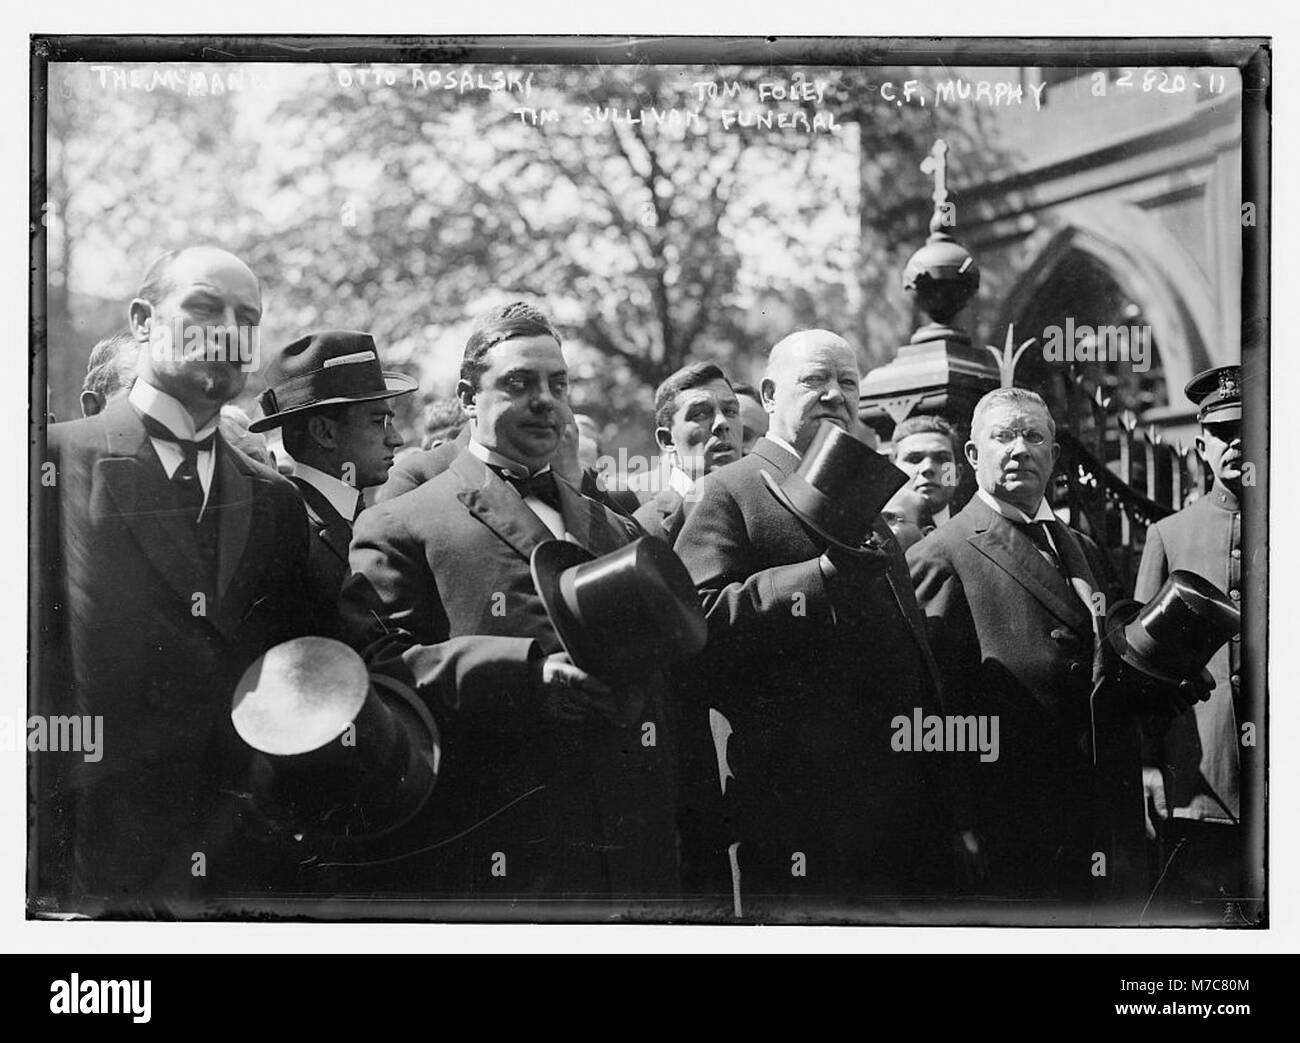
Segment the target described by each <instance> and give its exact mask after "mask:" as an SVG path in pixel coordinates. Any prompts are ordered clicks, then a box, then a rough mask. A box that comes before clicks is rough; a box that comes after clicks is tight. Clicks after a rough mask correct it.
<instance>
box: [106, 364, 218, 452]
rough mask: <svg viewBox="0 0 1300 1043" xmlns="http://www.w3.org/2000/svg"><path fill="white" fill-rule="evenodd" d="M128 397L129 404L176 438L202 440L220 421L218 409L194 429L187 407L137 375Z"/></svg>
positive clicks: (192, 419) (193, 440)
mask: <svg viewBox="0 0 1300 1043" xmlns="http://www.w3.org/2000/svg"><path fill="white" fill-rule="evenodd" d="M128 398H129V399H130V402H131V405H133V406H135V408H136V409H138V410H140V412H141V413H144V414H145V415H146V416H149V417H152V418H153V419H154V420H157V421H158V423H160V424H162V425H163V426H164V427H165V428H167V430H168V431H170V432H171V433H172V434H174V435H175V436H176V437H177V438H184V439H186V440H188V441H192V442H199V441H202V440H203V439H205V438H207V437H208V435H210V434H212V432H213V431H215V430H216V429H217V425H218V424H219V423H220V422H221V413H220V411H218V412H217V415H216V416H214V417H213V418H212V419H211V420H209V421H208V422H207V423H206V424H204V425H203V428H202V430H199V431H196V430H194V418H193V417H192V416H190V411H189V410H188V409H186V408H185V407H184V406H183V405H181V404H180V403H179V402H178V401H176V399H174V398H173V397H172V396H171V395H169V394H167V392H166V391H159V390H158V389H157V388H156V387H154V386H153V385H152V384H148V383H146V382H145V381H144V380H143V379H141V378H139V377H137V378H136V381H135V384H134V385H133V386H132V387H131V393H130V395H129V396H128Z"/></svg>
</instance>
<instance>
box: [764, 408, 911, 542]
mask: <svg viewBox="0 0 1300 1043" xmlns="http://www.w3.org/2000/svg"><path fill="white" fill-rule="evenodd" d="M762 475H763V480H764V481H766V482H767V485H768V488H769V489H771V490H772V492H773V493H774V494H775V495H776V498H777V499H778V500H780V501H781V502H782V503H783V504H785V506H786V507H788V508H789V509H790V510H791V511H793V512H794V513H795V515H796V516H797V517H798V518H799V519H800V520H801V521H802V522H804V524H806V525H807V526H808V527H809V528H811V529H812V530H813V531H814V532H816V533H817V534H818V535H819V536H821V537H822V538H823V539H827V540H830V542H831V543H833V544H835V545H836V546H837V547H841V548H843V549H844V550H847V551H850V552H853V553H858V552H860V551H861V548H862V544H863V541H864V540H865V539H866V537H867V536H868V534H869V533H870V532H871V526H872V523H873V522H874V521H875V520H876V517H877V516H878V515H879V514H880V511H881V508H883V507H884V506H885V504H887V503H888V502H889V501H890V499H891V498H892V497H893V495H894V493H896V492H898V490H899V489H901V488H902V487H903V486H904V485H906V484H907V475H906V474H904V473H903V472H902V471H900V470H899V469H898V468H897V467H895V466H894V465H893V464H891V463H890V462H889V461H888V460H887V459H885V457H883V456H882V455H881V454H880V453H878V452H876V451H875V450H874V449H872V448H871V447H870V446H869V445H867V444H866V443H865V442H860V441H858V439H856V438H854V437H853V436H852V435H851V434H849V433H848V432H847V431H845V430H844V429H843V428H841V427H839V426H838V425H836V424H834V423H832V422H831V421H829V420H823V421H822V423H821V427H819V428H818V429H817V434H815V435H814V436H813V440H812V444H811V445H810V446H809V447H808V451H807V452H806V453H804V456H803V459H802V460H801V461H799V467H798V469H797V470H796V471H795V472H794V473H793V474H791V475H790V476H788V477H787V478H786V479H785V481H783V482H781V483H780V484H779V485H778V484H777V481H776V479H775V478H773V477H772V476H771V475H770V474H768V473H767V471H763V472H762Z"/></svg>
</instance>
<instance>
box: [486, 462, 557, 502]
mask: <svg viewBox="0 0 1300 1043" xmlns="http://www.w3.org/2000/svg"><path fill="white" fill-rule="evenodd" d="M493 470H494V471H496V473H497V474H499V475H500V476H501V477H502V478H504V479H505V480H506V481H507V482H509V483H510V484H511V485H513V486H514V487H515V489H516V490H518V492H519V495H520V496H522V497H524V498H525V499H526V498H528V497H529V496H535V497H537V499H539V500H541V501H542V503H544V504H546V506H548V507H550V508H551V509H552V510H555V511H559V512H560V513H563V511H562V510H561V508H560V490H559V487H558V486H556V484H555V474H554V472H552V471H542V472H540V473H538V474H533V475H529V476H528V477H527V478H525V477H523V476H522V475H517V474H514V473H512V472H510V471H507V470H506V469H505V468H496V467H494V468H493Z"/></svg>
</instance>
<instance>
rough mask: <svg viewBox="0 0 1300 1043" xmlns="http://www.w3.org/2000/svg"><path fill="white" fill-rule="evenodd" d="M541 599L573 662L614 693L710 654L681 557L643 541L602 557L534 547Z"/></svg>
mask: <svg viewBox="0 0 1300 1043" xmlns="http://www.w3.org/2000/svg"><path fill="white" fill-rule="evenodd" d="M530 567H531V569H532V573H533V583H534V584H535V585H536V587H537V593H538V594H539V595H540V597H541V599H542V604H543V605H545V606H546V613H547V615H548V616H550V619H551V623H552V625H553V626H554V627H555V632H556V633H557V634H558V635H559V637H560V641H561V642H562V643H563V644H564V649H565V651H567V652H568V653H569V658H570V659H572V660H573V662H574V664H575V665H576V666H578V667H580V668H581V669H583V670H585V671H586V672H587V673H589V674H591V675H592V676H594V677H597V678H599V679H600V680H601V681H604V682H605V683H606V684H608V685H610V686H611V687H615V688H618V687H623V686H626V685H630V684H634V683H635V682H637V681H641V680H644V679H645V677H646V675H648V674H650V673H652V672H653V671H655V670H659V669H662V668H663V667H667V666H670V665H672V664H673V663H675V662H677V661H678V660H681V659H686V658H688V657H689V656H693V655H695V654H696V653H697V652H699V651H700V650H702V649H703V648H704V643H705V640H706V639H707V637H708V629H709V628H708V624H707V623H706V622H705V620H704V613H703V612H702V611H701V610H700V603H699V599H698V598H697V596H696V593H695V586H694V584H693V583H691V577H690V574H689V573H688V572H687V571H686V566H685V565H683V564H682V562H681V559H680V558H678V557H677V555H676V554H674V553H673V551H672V549H671V548H670V547H669V546H668V545H667V544H666V543H664V542H663V541H662V540H659V539H656V538H655V537H653V536H643V537H642V538H641V539H639V540H636V541H634V542H632V543H629V544H628V545H627V546H625V547H620V548H619V549H618V550H616V551H614V552H612V553H610V554H606V555H604V556H603V557H600V558H597V557H596V556H595V555H593V554H592V553H591V552H590V551H588V550H587V549H586V548H584V547H581V546H579V545H578V544H576V543H571V542H569V541H567V540H546V541H545V542H543V543H539V544H538V545H537V546H536V547H535V548H534V549H533V556H532V561H531V563H530Z"/></svg>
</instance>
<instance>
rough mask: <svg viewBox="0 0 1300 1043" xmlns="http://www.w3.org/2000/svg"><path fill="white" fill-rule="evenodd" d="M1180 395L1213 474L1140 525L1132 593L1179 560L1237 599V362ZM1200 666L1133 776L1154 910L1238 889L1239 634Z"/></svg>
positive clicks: (1143, 590)
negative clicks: (1191, 408) (1187, 700)
mask: <svg viewBox="0 0 1300 1043" xmlns="http://www.w3.org/2000/svg"><path fill="white" fill-rule="evenodd" d="M1186 394H1187V397H1188V398H1189V399H1191V401H1192V403H1193V404H1194V405H1196V406H1197V407H1198V411H1197V419H1198V420H1199V421H1200V424H1201V433H1200V434H1199V435H1198V436H1197V438H1196V450H1197V452H1198V453H1200V455H1201V459H1203V460H1204V461H1205V464H1206V466H1207V467H1208V469H1209V470H1210V472H1211V473H1212V474H1213V475H1214V486H1213V488H1212V489H1210V491H1209V492H1207V493H1206V494H1205V495H1203V496H1201V497H1200V498H1198V499H1197V500H1195V501H1194V502H1193V503H1192V504H1190V505H1189V506H1187V507H1185V508H1183V510H1181V511H1179V512H1178V513H1177V514H1175V515H1173V516H1172V517H1169V518H1165V519H1164V520H1163V521H1159V522H1157V523H1156V524H1155V525H1153V526H1152V527H1151V528H1150V529H1148V530H1147V540H1146V547H1145V549H1144V550H1143V552H1142V563H1141V566H1140V567H1139V569H1138V577H1137V584H1136V590H1135V595H1136V596H1137V597H1138V598H1140V599H1143V600H1145V599H1148V598H1150V597H1152V596H1153V595H1154V594H1155V593H1156V591H1157V590H1158V589H1159V588H1160V586H1161V584H1163V583H1164V582H1165V580H1166V579H1167V578H1168V576H1169V574H1170V572H1171V571H1173V570H1175V569H1186V570H1188V571H1190V572H1194V573H1196V574H1198V575H1200V576H1203V577H1205V578H1206V579H1208V580H1209V581H1210V582H1212V583H1214V584H1216V585H1217V586H1219V587H1221V588H1222V589H1223V590H1225V591H1227V593H1228V596H1229V597H1230V598H1231V599H1232V600H1233V601H1234V602H1235V603H1237V604H1240V599H1241V586H1242V582H1241V581H1242V561H1241V553H1242V552H1241V498H1242V472H1243V466H1244V457H1243V453H1242V443H1241V367H1240V366H1235V365H1234V366H1220V367H1217V368H1215V369H1211V370H1207V371H1206V372H1204V373H1201V374H1199V375H1197V376H1196V377H1194V378H1193V379H1192V380H1191V382H1190V383H1188V385H1187V388H1186ZM1208 669H1209V671H1210V675H1211V677H1212V678H1213V681H1214V690H1213V692H1212V693H1211V694H1210V697H1209V698H1208V699H1207V700H1205V701H1204V702H1201V703H1198V704H1197V705H1196V706H1195V707H1194V708H1193V712H1192V713H1189V714H1181V715H1178V716H1174V717H1168V716H1164V717H1158V718H1153V719H1151V720H1150V721H1149V722H1148V728H1147V733H1148V742H1147V745H1146V747H1145V749H1144V755H1145V756H1144V767H1143V781H1144V784H1145V788H1146V791H1147V815H1148V819H1147V835H1148V837H1150V838H1152V839H1155V838H1156V837H1157V834H1159V840H1160V844H1159V847H1160V855H1159V866H1160V871H1159V875H1160V877H1161V879H1160V885H1159V891H1158V904H1159V905H1160V906H1161V908H1162V911H1164V910H1168V911H1171V912H1172V911H1174V910H1175V909H1177V911H1178V912H1181V913H1183V914H1187V913H1192V912H1195V911H1199V912H1200V913H1201V914H1202V915H1205V914H1206V913H1210V914H1211V915H1215V914H1217V911H1218V908H1220V906H1219V905H1217V903H1221V902H1223V901H1225V900H1228V899H1232V898H1238V897H1241V896H1242V895H1243V894H1244V892H1243V880H1242V856H1243V852H1242V842H1241V835H1242V827H1241V822H1242V804H1243V801H1242V799H1241V779H1242V770H1241V758H1242V756H1243V748H1242V746H1241V734H1240V731H1239V728H1240V724H1241V721H1242V719H1243V715H1242V711H1243V709H1244V707H1243V706H1242V702H1241V700H1242V689H1243V675H1244V674H1245V665H1244V663H1243V661H1242V656H1241V638H1240V636H1236V637H1233V638H1232V639H1231V640H1230V641H1229V642H1228V643H1227V644H1226V645H1225V646H1224V647H1223V648H1221V649H1219V650H1218V652H1216V653H1215V655H1214V657H1213V658H1212V659H1211V660H1210V662H1209V664H1208ZM1153 816H1154V817H1153ZM1206 903H1216V905H1215V906H1214V907H1209V906H1207V905H1206ZM1197 906H1200V909H1199V910H1197V908H1196V907H1197Z"/></svg>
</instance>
